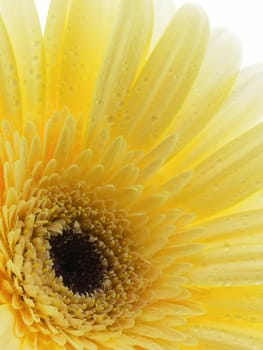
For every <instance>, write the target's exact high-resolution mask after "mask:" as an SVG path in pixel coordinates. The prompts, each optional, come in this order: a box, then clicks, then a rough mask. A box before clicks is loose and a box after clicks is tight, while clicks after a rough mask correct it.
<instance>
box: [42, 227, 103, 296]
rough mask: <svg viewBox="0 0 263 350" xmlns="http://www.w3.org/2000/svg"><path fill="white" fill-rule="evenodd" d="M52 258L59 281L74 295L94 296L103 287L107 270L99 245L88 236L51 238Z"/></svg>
mask: <svg viewBox="0 0 263 350" xmlns="http://www.w3.org/2000/svg"><path fill="white" fill-rule="evenodd" d="M49 243H50V257H51V259H52V261H53V269H54V271H55V274H56V276H57V277H60V276H61V277H62V279H63V284H64V285H65V286H66V287H68V288H69V289H70V290H72V292H74V293H79V294H85V293H92V292H94V291H95V290H96V289H97V288H99V287H100V286H101V285H102V282H103V277H104V273H105V267H104V266H103V264H102V257H101V256H100V254H99V252H98V250H97V247H96V244H95V243H93V242H90V241H89V239H88V237H87V236H86V235H83V234H81V233H77V234H76V233H73V232H71V231H66V232H63V233H62V234H60V235H56V236H51V237H50V239H49Z"/></svg>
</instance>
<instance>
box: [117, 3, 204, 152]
mask: <svg viewBox="0 0 263 350" xmlns="http://www.w3.org/2000/svg"><path fill="white" fill-rule="evenodd" d="M208 32H209V30H208V23H207V18H206V16H205V14H204V13H203V11H202V10H201V9H200V8H198V7H195V6H192V5H185V6H184V7H182V8H181V9H180V10H178V12H177V14H176V15H175V17H174V19H173V20H172V21H171V22H170V25H169V26H168V28H167V30H166V31H165V33H164V35H163V37H162V38H161V40H160V41H159V42H158V45H157V46H156V47H155V49H154V51H153V53H152V55H151V56H150V57H149V60H148V61H147V62H146V65H145V67H144V69H143V70H142V72H141V74H140V76H139V78H138V80H137V81H136V83H135V85H134V87H133V89H132V91H131V93H130V94H129V97H128V99H127V101H125V103H124V105H123V107H122V109H121V112H120V114H121V115H120V117H118V123H117V121H116V123H115V125H114V128H116V132H119V133H122V134H126V135H127V138H128V141H129V143H130V144H131V145H132V146H135V147H140V148H141V147H145V146H148V145H152V144H153V143H155V142H156V141H157V140H158V139H159V138H160V137H161V135H162V133H163V132H164V130H165V129H166V128H167V126H168V125H169V124H170V122H171V120H172V118H173V117H174V116H175V114H176V112H177V110H178V109H179V107H180V106H181V105H182V103H183V101H184V99H185V98H186V95H187V93H188V91H189V89H190V87H191V86H192V84H193V82H194V79H195V77H196V75H197V73H198V71H199V68H200V65H201V61H202V59H203V55H204V53H205V48H206V45H207V39H208ZM164 57H165V58H166V59H165V60H164Z"/></svg>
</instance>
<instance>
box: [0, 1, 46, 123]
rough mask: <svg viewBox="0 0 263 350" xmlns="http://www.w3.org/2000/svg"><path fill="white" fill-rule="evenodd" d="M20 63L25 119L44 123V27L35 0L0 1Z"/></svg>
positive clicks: (19, 70) (0, 8) (18, 69)
mask: <svg viewBox="0 0 263 350" xmlns="http://www.w3.org/2000/svg"><path fill="white" fill-rule="evenodd" d="M0 12H1V16H2V18H3V22H4V23H5V25H6V27H7V28H8V34H9V38H10V42H11V45H12V48H13V52H14V56H15V59H16V63H17V72H18V76H19V85H20V89H21V95H22V111H23V115H24V120H23V121H25V120H26V119H27V120H28V119H31V120H34V121H35V122H36V124H37V125H38V126H43V122H44V119H43V118H42V117H43V115H45V70H44V51H43V39H42V33H41V28H40V24H39V20H38V15H37V11H36V8H35V4H34V1H33V0H28V1H25V0H14V1H5V0H1V1H0Z"/></svg>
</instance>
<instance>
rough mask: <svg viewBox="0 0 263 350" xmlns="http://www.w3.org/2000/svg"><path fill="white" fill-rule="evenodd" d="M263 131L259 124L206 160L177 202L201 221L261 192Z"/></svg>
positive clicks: (261, 125)
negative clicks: (202, 218) (258, 191)
mask: <svg viewBox="0 0 263 350" xmlns="http://www.w3.org/2000/svg"><path fill="white" fill-rule="evenodd" d="M262 132H263V124H260V125H258V126H256V127H254V128H252V129H251V130H249V131H248V132H246V133H245V134H244V135H241V136H240V137H239V138H237V139H236V140H234V141H233V142H231V143H229V144H227V145H226V146H224V147H223V148H222V149H220V150H218V151H217V152H215V153H214V154H213V155H211V156H210V157H208V158H207V159H205V160H204V161H203V162H202V163H201V164H199V165H198V166H197V167H196V168H195V169H194V170H193V173H194V175H193V178H192V181H191V183H189V184H188V185H187V186H186V187H185V188H184V189H183V190H182V191H181V193H180V194H179V196H178V197H177V199H176V201H177V202H178V201H179V202H180V205H181V206H182V207H184V208H187V209H188V210H190V211H193V212H195V213H196V214H197V215H198V216H199V218H201V217H204V216H209V215H212V214H214V213H217V212H219V211H220V210H223V209H226V208H227V207H229V206H232V205H234V204H236V203H237V202H239V201H241V200H242V199H244V198H246V197H248V196H249V195H251V194H253V193H254V192H256V191H257V190H259V189H260V188H261V186H262V179H263V177H262V175H263V140H262V137H261V135H262ZM251 171H253V176H251ZM215 199H216V200H215Z"/></svg>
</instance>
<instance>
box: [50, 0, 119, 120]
mask: <svg viewBox="0 0 263 350" xmlns="http://www.w3.org/2000/svg"><path fill="white" fill-rule="evenodd" d="M117 8H118V1H114V2H110V3H109V2H108V1H105V0H98V1H86V0H80V1H67V0H66V1H64V0H62V1H61V0H52V1H51V4H50V9H49V14H48V19H47V23H46V29H45V47H46V61H47V86H48V92H47V98H48V109H49V111H50V112H52V111H54V110H55V109H63V108H64V107H65V106H68V107H69V109H70V111H71V112H72V113H73V114H74V116H76V117H77V116H78V115H80V114H82V115H83V114H85V113H87V111H88V109H89V105H90V101H91V96H92V94H93V89H94V86H95V83H96V79H97V73H98V70H99V68H100V65H101V63H102V59H103V56H104V51H105V48H106V46H107V44H108V40H109V36H110V34H111V32H112V27H113V24H114V17H115V15H116V11H117Z"/></svg>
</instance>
